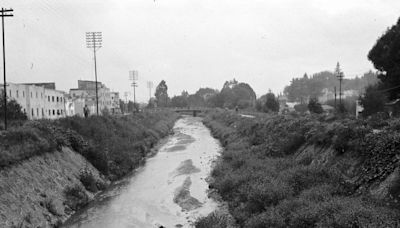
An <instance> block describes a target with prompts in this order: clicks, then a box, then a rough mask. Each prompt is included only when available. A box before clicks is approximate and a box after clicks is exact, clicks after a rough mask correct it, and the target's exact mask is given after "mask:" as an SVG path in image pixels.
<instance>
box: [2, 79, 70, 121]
mask: <svg viewBox="0 0 400 228" xmlns="http://www.w3.org/2000/svg"><path fill="white" fill-rule="evenodd" d="M2 88H3V87H2ZM6 90H7V98H8V99H13V100H15V101H16V102H17V103H18V104H19V105H20V106H21V109H22V111H23V112H24V113H25V114H26V116H27V117H28V119H30V120H34V119H56V118H60V117H65V105H64V102H65V100H64V95H65V93H64V92H62V91H59V90H56V89H55V83H29V84H16V83H8V85H7V89H6ZM1 91H2V92H3V89H1Z"/></svg>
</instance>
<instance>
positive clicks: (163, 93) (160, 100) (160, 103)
mask: <svg viewBox="0 0 400 228" xmlns="http://www.w3.org/2000/svg"><path fill="white" fill-rule="evenodd" d="M154 95H155V97H156V101H157V107H167V106H168V100H169V97H168V86H167V83H166V82H165V81H164V80H162V81H161V82H160V84H158V86H157V88H156V92H155V94H154Z"/></svg>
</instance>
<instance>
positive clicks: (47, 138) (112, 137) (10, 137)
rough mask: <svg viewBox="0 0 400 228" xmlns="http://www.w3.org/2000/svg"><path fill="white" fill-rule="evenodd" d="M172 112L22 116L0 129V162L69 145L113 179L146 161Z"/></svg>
mask: <svg viewBox="0 0 400 228" xmlns="http://www.w3.org/2000/svg"><path fill="white" fill-rule="evenodd" d="M176 118H177V115H176V114H174V113H171V112H163V111H159V112H145V113H136V114H134V115H129V116H121V117H114V116H91V117H89V118H86V119H85V118H81V117H68V118H63V119H58V120H55V121H50V120H38V121H26V122H23V123H21V124H20V126H13V127H12V128H11V129H9V130H8V131H4V132H2V134H1V135H0V142H1V144H0V167H1V168H4V167H6V166H10V165H12V164H15V163H18V162H21V161H23V160H25V159H28V158H30V157H32V156H36V155H40V154H43V153H51V152H53V151H56V150H61V149H62V148H63V147H70V148H71V149H73V150H74V151H76V152H78V153H80V154H82V155H83V156H84V157H85V158H86V159H87V160H88V161H89V162H90V163H91V164H92V165H93V166H94V167H96V168H97V169H98V170H99V171H100V172H101V173H103V174H104V175H105V176H107V177H109V178H110V179H117V178H119V177H122V176H124V175H125V174H127V173H128V172H130V171H131V170H133V169H134V168H136V167H138V165H139V164H141V163H142V162H143V161H144V160H143V159H144V157H145V156H146V155H147V153H148V152H149V150H150V148H151V147H153V146H154V145H155V144H156V143H157V141H158V140H159V139H160V138H162V137H164V136H166V135H167V134H168V133H169V131H170V129H171V128H172V126H173V123H174V122H175V120H176Z"/></svg>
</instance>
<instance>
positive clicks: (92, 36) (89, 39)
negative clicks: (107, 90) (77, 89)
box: [86, 32, 103, 115]
mask: <svg viewBox="0 0 400 228" xmlns="http://www.w3.org/2000/svg"><path fill="white" fill-rule="evenodd" d="M102 44H103V37H102V33H101V32H87V33H86V46H87V48H93V56H94V77H95V81H96V113H97V115H99V95H98V88H97V63H96V51H97V50H98V49H100V48H101V47H102Z"/></svg>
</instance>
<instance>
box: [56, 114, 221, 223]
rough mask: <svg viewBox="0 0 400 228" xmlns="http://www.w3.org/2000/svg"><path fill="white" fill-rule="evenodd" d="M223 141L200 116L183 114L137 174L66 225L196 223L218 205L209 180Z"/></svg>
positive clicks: (100, 195)
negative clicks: (215, 135) (210, 189)
mask: <svg viewBox="0 0 400 228" xmlns="http://www.w3.org/2000/svg"><path fill="white" fill-rule="evenodd" d="M221 149H222V148H221V145H220V143H219V142H218V140H217V139H215V138H213V137H212V135H211V133H210V130H209V129H208V128H207V127H205V126H204V125H203V123H202V119H201V118H199V117H192V116H184V117H182V118H180V119H179V120H178V121H177V122H176V123H175V125H174V127H173V134H171V135H169V136H168V137H167V138H165V140H162V142H161V144H160V145H158V146H157V153H155V154H154V156H151V157H149V158H148V159H147V160H146V164H145V165H144V166H141V167H140V168H139V169H137V170H136V172H135V173H134V174H133V175H128V176H126V177H124V178H123V179H122V180H121V181H118V182H115V183H114V184H113V185H112V186H111V187H109V188H108V189H107V190H106V191H104V192H102V193H100V194H99V195H97V196H96V197H95V199H94V200H93V201H92V202H91V203H90V204H89V205H88V206H87V207H85V208H84V209H82V210H80V211H78V213H76V214H74V215H73V216H72V217H71V218H70V219H68V220H67V221H66V223H65V224H64V227H72V228H74V227H77V228H78V227H79V228H92V227H93V228H94V227H96V228H108V227H121V228H122V227H138V228H147V227H149V228H154V227H157V228H159V227H193V224H194V223H195V221H196V220H197V219H198V218H200V217H203V216H206V215H208V214H209V213H211V212H212V211H214V210H215V209H216V208H218V207H219V202H217V201H215V200H214V199H213V198H210V197H209V195H208V190H209V188H208V186H209V185H208V182H207V178H208V177H209V175H210V171H211V167H212V164H213V161H214V160H215V159H216V158H217V157H218V156H219V155H220V151H221Z"/></svg>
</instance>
